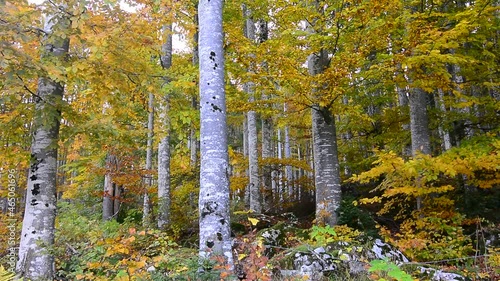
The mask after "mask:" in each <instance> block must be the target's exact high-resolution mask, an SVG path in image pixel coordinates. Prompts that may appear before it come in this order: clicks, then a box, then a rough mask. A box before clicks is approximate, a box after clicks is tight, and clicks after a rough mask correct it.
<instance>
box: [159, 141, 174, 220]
mask: <svg viewBox="0 0 500 281" xmlns="http://www.w3.org/2000/svg"><path fill="white" fill-rule="evenodd" d="M170 203H171V199H170V137H169V136H168V135H167V136H165V137H164V138H163V139H162V140H161V142H160V145H159V146H158V228H159V229H164V228H166V227H168V226H169V225H170Z"/></svg>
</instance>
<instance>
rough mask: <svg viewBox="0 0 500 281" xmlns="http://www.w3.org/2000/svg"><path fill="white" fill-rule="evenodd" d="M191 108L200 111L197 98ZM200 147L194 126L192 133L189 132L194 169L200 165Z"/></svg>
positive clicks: (193, 99)
mask: <svg viewBox="0 0 500 281" xmlns="http://www.w3.org/2000/svg"><path fill="white" fill-rule="evenodd" d="M191 106H192V107H193V109H195V110H196V109H198V103H197V101H196V98H195V97H193V98H192V100H191ZM199 146H200V144H199V142H198V137H197V136H196V128H195V126H194V124H192V125H191V128H190V132H189V165H190V166H191V168H193V169H194V168H195V167H196V165H197V164H198V150H199Z"/></svg>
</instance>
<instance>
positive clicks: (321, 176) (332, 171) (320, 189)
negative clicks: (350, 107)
mask: <svg viewBox="0 0 500 281" xmlns="http://www.w3.org/2000/svg"><path fill="white" fill-rule="evenodd" d="M317 5H318V3H317V2H316V6H317ZM316 8H317V7H316ZM313 28H314V27H313ZM328 55H329V54H328V52H327V50H325V49H320V50H319V51H318V52H316V53H314V54H312V55H310V56H309V59H308V68H309V74H310V75H311V76H316V75H318V74H321V73H323V72H324V71H325V69H326V68H328V66H329V64H330V59H329V58H328ZM321 87H323V85H322V83H321V82H320V83H319V85H317V86H316V88H315V89H312V91H313V95H314V94H315V93H318V91H319V93H321ZM333 100H335V99H333ZM332 104H333V102H331V103H330V104H329V106H328V105H326V106H325V105H320V104H319V103H316V104H313V105H312V132H313V155H314V178H315V181H314V186H315V187H316V223H318V224H326V225H335V224H337V220H338V218H337V213H336V211H337V209H338V208H339V207H340V201H341V196H342V190H341V186H340V181H341V180H340V165H339V159H338V150H337V135H336V127H335V117H334V116H333V114H332V113H331V112H330V107H331V105H332Z"/></svg>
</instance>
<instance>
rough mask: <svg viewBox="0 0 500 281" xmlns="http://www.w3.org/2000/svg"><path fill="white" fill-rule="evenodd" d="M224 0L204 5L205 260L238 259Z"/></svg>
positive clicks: (202, 245) (201, 200) (201, 35)
mask: <svg viewBox="0 0 500 281" xmlns="http://www.w3.org/2000/svg"><path fill="white" fill-rule="evenodd" d="M222 6H223V1H222V0H201V1H200V2H199V5H198V17H199V23H200V25H199V28H200V31H199V48H198V50H199V55H200V123H201V124H200V125H201V128H200V154H201V166H200V195H199V202H198V204H199V215H200V218H199V220H200V221H199V227H200V244H199V247H200V248H199V251H200V258H201V261H203V260H205V259H208V258H209V257H210V256H213V255H217V256H223V257H224V260H225V262H226V263H227V264H229V265H230V266H232V265H233V256H232V247H231V231H230V225H229V223H230V220H229V161H228V150H227V125H226V100H225V89H224V54H223V39H224V38H223V31H222Z"/></svg>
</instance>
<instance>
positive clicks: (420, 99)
mask: <svg viewBox="0 0 500 281" xmlns="http://www.w3.org/2000/svg"><path fill="white" fill-rule="evenodd" d="M408 100H409V105H410V131H411V152H412V156H413V157H415V156H417V154H418V153H423V154H431V141H430V131H429V116H428V113H427V93H426V92H425V91H424V90H422V89H420V88H413V89H412V90H411V93H410V95H409V98H408Z"/></svg>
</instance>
